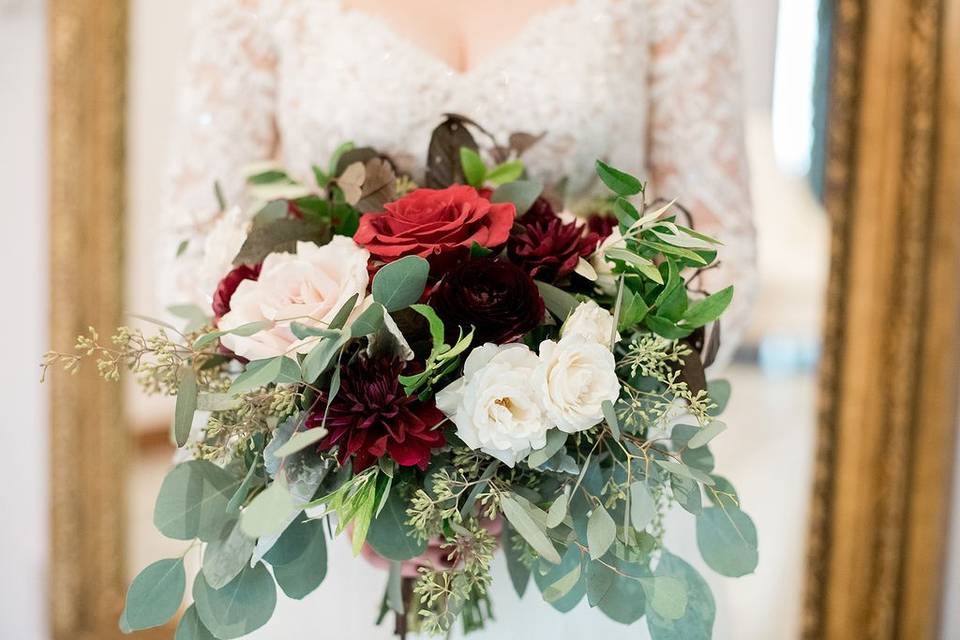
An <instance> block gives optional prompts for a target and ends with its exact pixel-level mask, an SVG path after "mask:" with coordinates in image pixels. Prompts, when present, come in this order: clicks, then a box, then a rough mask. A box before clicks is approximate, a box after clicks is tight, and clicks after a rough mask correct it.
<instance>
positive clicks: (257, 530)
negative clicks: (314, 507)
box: [240, 475, 299, 538]
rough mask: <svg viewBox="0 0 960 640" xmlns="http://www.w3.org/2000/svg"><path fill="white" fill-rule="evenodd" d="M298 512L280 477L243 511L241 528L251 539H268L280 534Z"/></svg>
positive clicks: (284, 482)
mask: <svg viewBox="0 0 960 640" xmlns="http://www.w3.org/2000/svg"><path fill="white" fill-rule="evenodd" d="M297 511H299V508H298V507H297V505H296V504H295V503H294V500H293V496H291V495H290V491H288V490H287V483H286V481H285V480H284V479H283V476H282V475H280V476H277V479H276V480H275V481H274V482H273V483H272V484H270V486H268V487H267V488H266V489H264V490H263V491H262V492H260V493H259V494H257V497H255V498H254V499H253V501H252V502H251V503H250V504H249V505H248V506H247V508H246V509H244V510H243V512H242V513H241V514H240V527H241V528H242V529H243V532H244V533H245V534H247V535H248V536H250V537H251V538H261V537H267V536H270V535H274V534H277V533H280V531H282V530H283V527H284V526H286V524H287V523H288V522H290V516H292V515H293V514H295V513H296V512H297Z"/></svg>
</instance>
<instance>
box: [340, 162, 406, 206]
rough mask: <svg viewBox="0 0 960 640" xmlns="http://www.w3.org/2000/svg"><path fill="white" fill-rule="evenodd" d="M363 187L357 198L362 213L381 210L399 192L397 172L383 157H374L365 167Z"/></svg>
mask: <svg viewBox="0 0 960 640" xmlns="http://www.w3.org/2000/svg"><path fill="white" fill-rule="evenodd" d="M364 175H365V177H364V180H363V188H362V190H361V194H360V197H359V198H358V199H357V202H356V203H351V204H356V207H357V209H358V210H359V211H360V213H366V212H368V211H381V210H382V209H383V205H385V204H386V203H388V202H390V201H391V200H392V199H393V197H394V195H396V192H397V174H396V173H395V172H394V170H393V167H392V166H391V165H390V163H389V162H387V161H386V160H384V159H383V158H373V159H371V160H368V161H367V164H366V166H365V167H364Z"/></svg>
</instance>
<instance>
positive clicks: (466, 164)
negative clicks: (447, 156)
mask: <svg viewBox="0 0 960 640" xmlns="http://www.w3.org/2000/svg"><path fill="white" fill-rule="evenodd" d="M460 165H461V166H462V167H463V175H464V176H465V177H466V178H467V184H469V185H470V186H473V187H477V188H478V189H479V188H480V187H482V186H483V183H484V181H485V180H486V177H487V165H485V164H484V162H483V159H481V158H480V154H479V153H477V152H476V151H474V150H473V149H471V148H470V147H460Z"/></svg>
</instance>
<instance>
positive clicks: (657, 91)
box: [649, 0, 757, 360]
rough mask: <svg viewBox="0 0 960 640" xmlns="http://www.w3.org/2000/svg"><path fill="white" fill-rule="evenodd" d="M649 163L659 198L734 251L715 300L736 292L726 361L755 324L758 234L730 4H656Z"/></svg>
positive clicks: (669, 0) (718, 274)
mask: <svg viewBox="0 0 960 640" xmlns="http://www.w3.org/2000/svg"><path fill="white" fill-rule="evenodd" d="M650 6H651V12H650V16H651V22H650V30H651V31H650V47H651V60H652V62H651V66H650V69H651V71H650V78H649V84H650V109H651V112H650V133H649V162H650V171H651V178H652V180H653V188H654V192H655V193H656V195H658V196H661V197H665V198H670V199H672V198H678V199H679V202H681V203H682V204H683V205H685V206H686V207H687V208H688V209H690V211H691V212H692V214H693V217H694V223H695V225H696V227H697V229H699V230H701V231H704V232H705V233H710V234H713V235H715V236H716V237H718V238H720V239H721V240H722V241H723V242H724V246H723V247H722V249H721V260H722V265H721V266H720V268H719V269H717V270H715V271H713V272H709V273H707V274H705V282H704V284H705V286H706V287H707V288H708V289H710V290H711V291H718V290H719V289H721V288H723V287H725V286H727V285H728V284H734V285H735V286H736V289H735V295H734V302H733V304H732V305H731V309H730V310H729V311H728V313H727V315H726V316H724V318H725V321H724V323H723V327H722V328H723V331H722V337H723V340H722V341H721V342H722V344H723V347H722V354H721V360H724V359H726V358H724V356H727V357H729V356H730V354H731V353H732V350H733V348H735V346H736V344H737V343H738V342H739V340H740V338H741V337H742V334H743V332H744V331H745V329H746V327H747V324H748V322H749V312H750V308H751V306H752V302H753V299H754V297H755V294H756V287H757V278H756V264H755V262H756V234H755V230H754V226H753V219H752V209H751V205H750V190H749V185H748V168H747V157H746V150H745V148H744V137H743V115H744V114H743V113H742V105H741V91H742V86H741V78H740V72H739V65H738V59H739V49H738V48H737V38H736V33H735V28H734V24H733V10H732V7H731V3H730V2H729V1H727V0H650Z"/></svg>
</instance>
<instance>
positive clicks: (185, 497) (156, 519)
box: [153, 460, 240, 542]
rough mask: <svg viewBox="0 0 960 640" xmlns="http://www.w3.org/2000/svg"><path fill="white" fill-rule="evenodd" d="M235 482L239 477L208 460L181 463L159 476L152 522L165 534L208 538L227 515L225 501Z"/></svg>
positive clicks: (228, 497) (190, 537)
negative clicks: (163, 475)
mask: <svg viewBox="0 0 960 640" xmlns="http://www.w3.org/2000/svg"><path fill="white" fill-rule="evenodd" d="M239 484H240V480H239V479H237V478H234V477H233V476H231V475H230V474H229V473H228V472H227V471H224V470H223V469H221V468H220V467H218V466H217V465H215V464H213V463H212V462H208V461H206V460H190V461H189V462H184V463H181V464H179V465H177V466H176V467H174V468H173V469H172V470H171V471H170V473H168V474H167V477H166V478H164V479H163V484H162V485H161V486H160V493H159V494H158V495H157V502H156V505H155V507H154V510H153V523H154V525H156V527H157V529H158V530H159V531H160V533H162V534H163V535H165V536H167V537H168V538H174V539H176V540H192V539H194V538H200V539H201V540H203V541H205V542H206V541H210V540H212V539H214V538H216V537H217V536H219V535H220V532H221V531H222V530H223V525H224V523H225V522H226V521H227V520H228V519H229V518H228V516H227V502H228V501H229V499H230V496H232V495H233V493H234V491H236V489H237V486H238V485H239Z"/></svg>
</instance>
